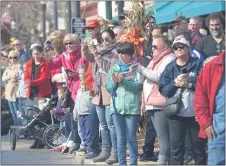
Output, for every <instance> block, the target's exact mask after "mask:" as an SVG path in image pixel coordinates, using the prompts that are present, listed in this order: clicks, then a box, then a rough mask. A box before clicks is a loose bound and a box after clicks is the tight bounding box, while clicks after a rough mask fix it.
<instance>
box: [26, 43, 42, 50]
mask: <svg viewBox="0 0 226 166" xmlns="http://www.w3.org/2000/svg"><path fill="white" fill-rule="evenodd" d="M35 46H40V44H38V43H34V44H32V45H31V47H30V49H29V50H31V49H32V48H34V47H35Z"/></svg>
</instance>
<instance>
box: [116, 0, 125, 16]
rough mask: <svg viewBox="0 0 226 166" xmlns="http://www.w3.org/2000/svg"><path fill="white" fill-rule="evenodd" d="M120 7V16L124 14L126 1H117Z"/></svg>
mask: <svg viewBox="0 0 226 166" xmlns="http://www.w3.org/2000/svg"><path fill="white" fill-rule="evenodd" d="M117 3H118V4H117V5H118V16H119V15H120V14H122V13H123V7H124V1H117Z"/></svg>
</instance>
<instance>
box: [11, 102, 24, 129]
mask: <svg viewBox="0 0 226 166" xmlns="http://www.w3.org/2000/svg"><path fill="white" fill-rule="evenodd" d="M8 104H9V110H10V113H11V115H12V117H13V123H14V125H22V122H21V120H20V118H19V117H18V115H17V110H18V101H8Z"/></svg>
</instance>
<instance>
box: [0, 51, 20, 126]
mask: <svg viewBox="0 0 226 166" xmlns="http://www.w3.org/2000/svg"><path fill="white" fill-rule="evenodd" d="M19 55H20V53H19V52H17V51H10V52H9V55H8V59H9V63H8V67H7V68H6V69H5V71H4V73H3V75H2V81H3V82H4V83H5V99H6V100H8V104H9V109H10V113H11V115H12V117H13V123H14V125H21V120H20V119H19V117H18V115H17V110H18V95H17V90H18V80H17V72H18V71H19V64H18V62H19Z"/></svg>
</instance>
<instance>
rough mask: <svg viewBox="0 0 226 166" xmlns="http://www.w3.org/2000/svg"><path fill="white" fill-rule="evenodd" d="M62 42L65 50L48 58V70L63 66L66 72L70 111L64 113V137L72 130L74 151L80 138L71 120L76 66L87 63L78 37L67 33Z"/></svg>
mask: <svg viewBox="0 0 226 166" xmlns="http://www.w3.org/2000/svg"><path fill="white" fill-rule="evenodd" d="M63 44H64V46H65V47H66V51H64V52H63V53H62V54H60V55H59V56H58V57H57V58H55V59H50V62H49V68H50V70H56V69H60V68H61V67H64V69H65V71H66V74H67V88H68V92H69V93H70V94H71V95H70V102H69V103H70V105H69V107H70V112H68V113H67V114H66V115H65V122H66V126H65V129H66V131H67V132H66V137H68V136H69V133H70V132H72V134H71V135H72V137H71V140H73V141H74V142H75V148H74V149H73V151H76V150H77V149H78V148H79V146H80V139H79V136H78V131H77V124H76V123H75V122H74V120H73V109H74V100H75V98H76V95H77V91H78V89H79V76H78V70H77V69H78V68H79V66H81V65H84V64H87V61H86V60H85V59H84V58H82V56H81V46H80V44H81V41H80V38H79V37H78V36H76V35H74V34H67V35H66V36H65V37H64V40H63Z"/></svg>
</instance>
